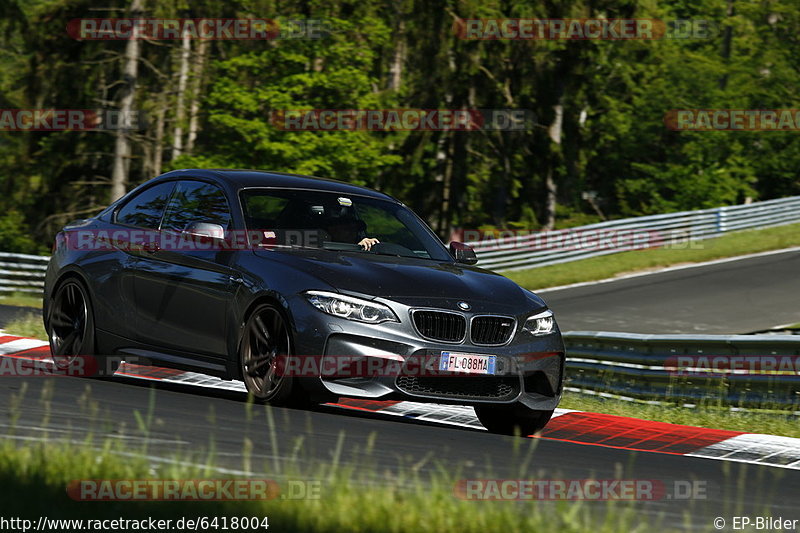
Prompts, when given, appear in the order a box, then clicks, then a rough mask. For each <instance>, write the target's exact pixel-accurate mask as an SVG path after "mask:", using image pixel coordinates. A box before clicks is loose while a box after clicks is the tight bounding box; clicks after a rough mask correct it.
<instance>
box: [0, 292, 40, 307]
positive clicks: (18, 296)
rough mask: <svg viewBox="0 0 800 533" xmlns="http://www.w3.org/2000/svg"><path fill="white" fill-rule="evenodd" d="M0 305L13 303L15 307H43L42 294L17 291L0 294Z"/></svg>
mask: <svg viewBox="0 0 800 533" xmlns="http://www.w3.org/2000/svg"><path fill="white" fill-rule="evenodd" d="M0 305H12V306H14V307H35V308H37V309H41V308H42V295H41V294H30V293H25V292H17V293H11V294H2V295H0Z"/></svg>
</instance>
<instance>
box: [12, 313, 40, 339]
mask: <svg viewBox="0 0 800 533" xmlns="http://www.w3.org/2000/svg"><path fill="white" fill-rule="evenodd" d="M3 329H4V330H5V331H6V332H7V333H10V334H11V335H19V336H20V337H31V338H34V339H39V340H44V341H46V340H47V333H46V332H45V330H44V324H43V323H42V317H41V316H40V315H38V314H36V313H34V312H28V313H25V314H23V315H20V316H19V317H17V318H15V319H14V320H12V321H11V322H9V323H8V324H6V326H5V327H4V328H3Z"/></svg>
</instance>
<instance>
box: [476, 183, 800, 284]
mask: <svg viewBox="0 0 800 533" xmlns="http://www.w3.org/2000/svg"><path fill="white" fill-rule="evenodd" d="M797 222H800V196H792V197H789V198H779V199H776V200H766V201H763V202H753V203H751V204H745V205H734V206H726V207H717V208H714V209H701V210H699V211H682V212H680V213H667V214H663V215H651V216H644V217H636V218H625V219H621V220H609V221H606V222H599V223H597V224H590V225H587V226H580V227H576V228H569V229H565V230H553V231H540V232H532V233H530V234H528V235H521V236H515V237H510V238H502V237H501V238H498V239H486V240H481V241H477V242H474V241H473V242H469V237H468V236H466V237H465V239H466V240H467V243H468V244H471V245H472V246H474V248H475V251H476V252H477V253H478V259H479V260H480V263H479V264H480V266H481V267H484V268H488V269H491V270H522V269H527V268H533V267H540V266H547V265H555V264H559V263H566V262H568V261H576V260H578V259H587V258H589V257H598V256H601V255H606V254H613V253H619V252H624V251H627V250H631V249H644V248H653V247H661V246H673V247H679V246H688V245H689V243H691V242H693V241H699V240H702V239H708V238H711V237H718V236H720V235H722V234H724V233H727V232H731V231H737V230H743V229H755V228H766V227H771V226H780V225H784V224H792V223H797ZM604 237H605V239H606V241H605V243H604V241H603V239H604ZM609 238H611V239H615V240H616V241H617V242H616V243H609V242H608V239H609ZM619 241H624V242H623V243H622V244H620V242H619Z"/></svg>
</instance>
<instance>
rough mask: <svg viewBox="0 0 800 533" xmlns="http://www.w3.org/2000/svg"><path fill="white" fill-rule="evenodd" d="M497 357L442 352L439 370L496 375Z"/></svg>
mask: <svg viewBox="0 0 800 533" xmlns="http://www.w3.org/2000/svg"><path fill="white" fill-rule="evenodd" d="M496 363H497V356H496V355H475V354H472V353H458V352H442V356H441V359H439V370H441V371H446V372H462V373H465V374H490V375H494V370H495V366H496Z"/></svg>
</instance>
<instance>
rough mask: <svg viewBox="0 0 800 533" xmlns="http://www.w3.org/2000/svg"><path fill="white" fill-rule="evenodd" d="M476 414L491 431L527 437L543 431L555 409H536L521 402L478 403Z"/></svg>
mask: <svg viewBox="0 0 800 533" xmlns="http://www.w3.org/2000/svg"><path fill="white" fill-rule="evenodd" d="M475 414H476V415H477V416H478V420H480V422H481V424H483V427H485V428H486V429H488V430H489V431H490V432H491V433H498V434H500V435H519V436H523V437H526V436H528V435H533V434H534V433H537V432H539V431H541V430H542V429H543V428H544V427H545V426H546V425H547V423H548V422H549V421H550V417H552V416H553V411H535V410H533V409H528V408H527V407H525V406H524V405H521V404H514V405H511V406H505V405H476V406H475Z"/></svg>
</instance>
